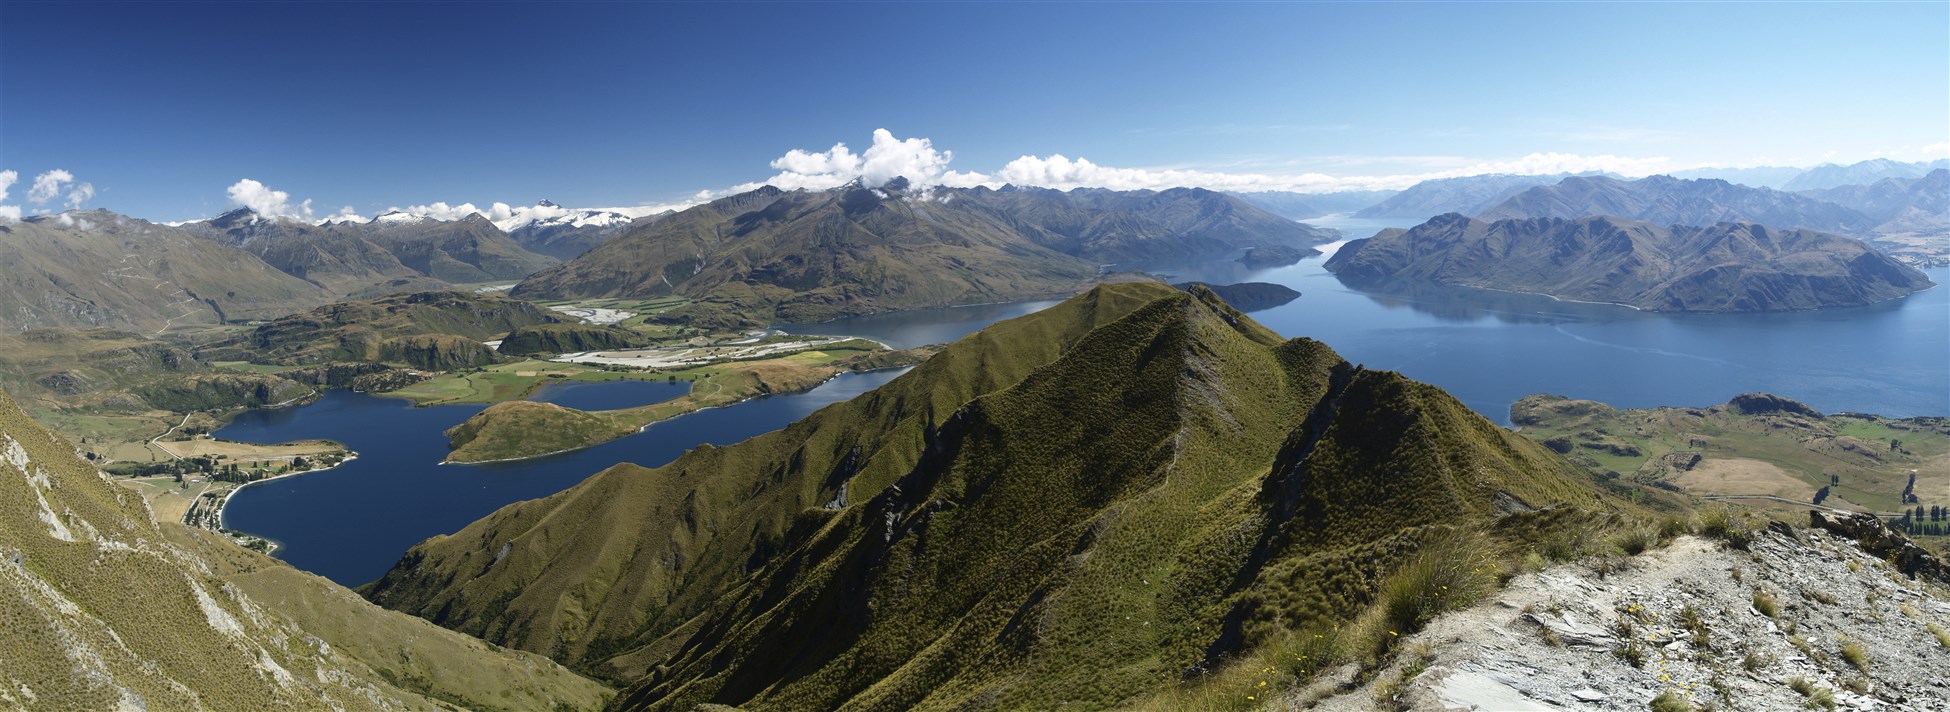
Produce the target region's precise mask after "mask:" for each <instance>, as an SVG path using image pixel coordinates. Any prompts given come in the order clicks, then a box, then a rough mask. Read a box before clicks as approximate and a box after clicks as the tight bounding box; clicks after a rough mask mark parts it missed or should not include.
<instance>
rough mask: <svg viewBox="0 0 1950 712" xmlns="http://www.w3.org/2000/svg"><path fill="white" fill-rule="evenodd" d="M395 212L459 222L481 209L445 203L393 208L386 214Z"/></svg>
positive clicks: (466, 204)
mask: <svg viewBox="0 0 1950 712" xmlns="http://www.w3.org/2000/svg"><path fill="white" fill-rule="evenodd" d="M395 210H397V211H399V212H403V213H407V214H409V215H418V216H420V217H423V218H433V219H435V220H459V219H461V218H464V217H467V216H469V215H473V214H475V213H479V212H481V209H480V208H477V207H474V204H473V203H461V204H459V205H448V204H446V203H444V202H441V203H432V204H429V205H411V206H407V207H404V208H391V209H388V210H387V211H386V212H389V213H390V212H393V211H395Z"/></svg>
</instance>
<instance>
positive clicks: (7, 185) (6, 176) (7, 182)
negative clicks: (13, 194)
mask: <svg viewBox="0 0 1950 712" xmlns="http://www.w3.org/2000/svg"><path fill="white" fill-rule="evenodd" d="M19 180H20V174H19V173H15V172H13V171H10V170H9V171H0V200H6V199H7V191H8V190H9V189H11V188H13V187H14V183H15V182H16V181H19Z"/></svg>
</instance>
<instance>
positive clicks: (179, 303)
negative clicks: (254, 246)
mask: <svg viewBox="0 0 1950 712" xmlns="http://www.w3.org/2000/svg"><path fill="white" fill-rule="evenodd" d="M0 265H5V267H4V268H0V329H5V330H7V331H20V330H23V329H28V328H35V327H113V328H117V329H128V330H131V331H139V332H142V333H145V334H147V333H154V332H157V331H159V330H162V329H166V328H169V327H172V326H188V325H198V324H200V325H210V324H221V323H223V322H225V321H235V320H240V319H269V318H272V317H276V316H279V315H283V314H288V313H290V312H293V311H297V310H299V309H303V308H306V307H308V306H311V305H313V304H317V303H319V302H322V301H325V300H327V299H328V298H329V296H328V294H327V291H326V290H325V289H322V288H320V287H319V286H318V285H316V284H312V283H308V282H306V281H304V280H301V279H298V278H296V277H293V276H291V275H289V274H285V273H284V272H281V271H279V270H278V269H276V268H275V267H273V266H272V265H269V264H266V263H265V262H264V260H261V259H259V258H258V257H257V256H256V255H254V254H251V253H250V252H247V251H244V250H238V249H234V248H232V247H229V246H226V245H223V244H219V243H216V242H212V241H210V240H204V239H201V238H198V237H196V236H195V235H192V234H191V233H189V232H187V231H185V230H181V229H177V228H173V227H170V226H167V225H159V224H156V223H152V222H148V221H146V220H138V219H135V218H130V217H126V216H122V215H117V214H115V213H111V212H108V211H106V210H89V211H73V212H66V213H62V214H59V215H51V216H34V217H29V218H26V219H24V220H20V221H0Z"/></svg>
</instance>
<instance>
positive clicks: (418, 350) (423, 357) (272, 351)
mask: <svg viewBox="0 0 1950 712" xmlns="http://www.w3.org/2000/svg"><path fill="white" fill-rule="evenodd" d="M563 321H565V320H564V319H563V318H562V317H560V316H557V315H555V314H554V313H553V312H550V311H548V310H546V309H542V308H541V307H537V306H535V305H534V304H530V303H528V302H524V301H519V300H515V299H509V298H507V297H504V296H500V295H498V294H475V293H471V292H453V291H447V292H420V293H416V294H395V295H391V296H386V297H381V298H378V299H368V300H358V301H348V302H338V303H334V304H327V305H325V306H322V307H318V308H316V309H312V310H310V311H306V312H301V313H297V314H292V315H290V316H286V317H282V318H279V319H276V320H274V321H271V322H269V323H267V324H263V325H261V326H258V327H257V328H255V329H252V330H251V331H249V332H247V333H245V334H244V335H243V336H242V337H240V338H239V339H238V340H237V341H236V342H234V343H223V344H214V345H210V346H206V347H205V348H204V349H203V350H201V351H199V352H198V355H199V356H200V357H203V358H209V359H233V360H250V361H253V362H257V363H269V364H280V365H287V366H299V365H314V364H321V363H331V362H338V361H357V362H375V361H385V362H391V363H406V364H409V365H412V366H414V367H416V368H422V369H426V370H448V369H450V368H454V367H458V366H470V365H480V364H481V363H489V362H492V361H493V360H494V353H493V351H492V350H491V349H489V348H488V347H487V346H486V345H484V344H482V343H481V342H482V341H485V340H488V339H493V338H498V337H500V336H501V335H503V334H506V333H508V332H510V331H513V330H515V329H516V328H519V327H523V326H533V325H536V324H555V323H561V322H563ZM435 337H440V338H435Z"/></svg>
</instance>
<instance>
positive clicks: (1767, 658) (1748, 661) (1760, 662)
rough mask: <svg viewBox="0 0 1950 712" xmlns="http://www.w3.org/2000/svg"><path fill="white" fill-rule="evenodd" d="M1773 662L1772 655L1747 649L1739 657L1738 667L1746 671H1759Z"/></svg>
mask: <svg viewBox="0 0 1950 712" xmlns="http://www.w3.org/2000/svg"><path fill="white" fill-rule="evenodd" d="M1773 664H1774V656H1772V655H1768V654H1766V653H1761V652H1756V651H1752V650H1749V651H1747V654H1746V655H1744V656H1741V658H1740V669H1742V670H1746V671H1747V672H1760V671H1761V669H1762V668H1765V667H1767V666H1769V665H1773Z"/></svg>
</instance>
